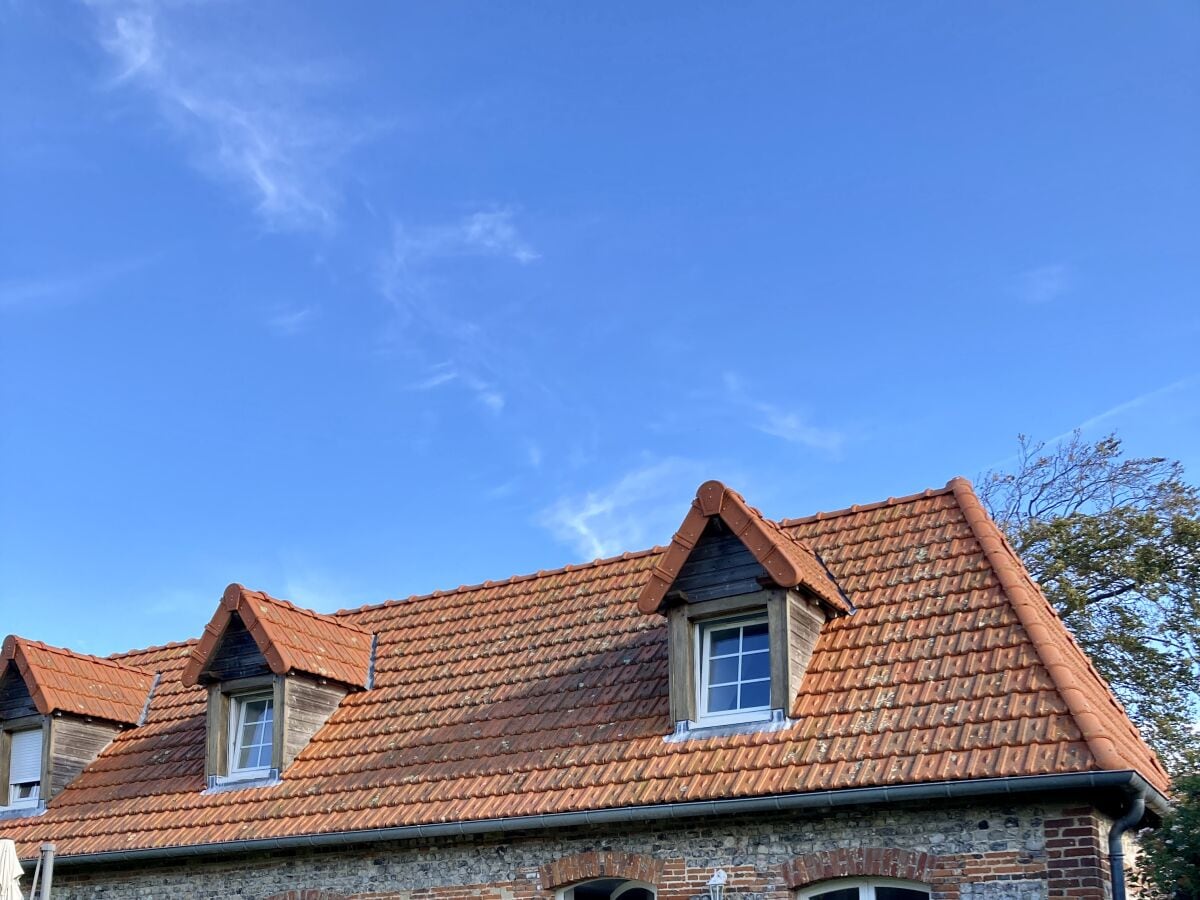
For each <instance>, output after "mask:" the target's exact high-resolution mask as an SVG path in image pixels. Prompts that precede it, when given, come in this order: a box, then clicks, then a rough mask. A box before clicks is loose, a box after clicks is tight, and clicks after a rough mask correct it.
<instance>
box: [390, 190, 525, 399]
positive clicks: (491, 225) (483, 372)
mask: <svg viewBox="0 0 1200 900" xmlns="http://www.w3.org/2000/svg"><path fill="white" fill-rule="evenodd" d="M468 257H477V258H491V259H496V260H499V261H507V262H510V263H517V264H519V265H528V264H529V263H532V262H534V261H535V260H537V259H539V258H540V256H539V254H538V252H537V251H536V250H535V249H534V248H533V245H532V244H531V243H530V242H529V241H528V240H527V239H526V238H525V237H524V236H522V234H521V233H520V231H519V230H518V229H517V225H516V221H515V213H514V212H513V211H512V210H510V209H500V210H489V211H480V212H474V213H471V214H469V215H467V216H464V217H463V218H461V219H459V220H457V221H455V222H451V223H447V224H438V225H421V226H413V225H410V224H406V223H397V224H396V225H395V226H394V229H393V233H392V243H391V246H390V247H389V250H388V252H387V253H386V254H384V255H383V258H382V259H381V262H380V267H379V271H380V281H379V287H380V293H381V294H382V295H383V296H384V298H386V299H387V301H388V302H389V303H390V304H391V305H392V308H393V309H394V310H395V311H396V314H397V318H398V320H399V321H398V322H397V327H396V334H397V335H398V336H399V337H398V340H399V341H401V342H403V343H406V344H408V345H416V344H429V343H431V342H432V343H433V344H434V345H436V346H438V347H439V348H441V350H442V352H443V354H444V355H445V356H447V357H449V358H448V359H447V360H444V361H442V362H440V363H438V364H437V365H435V366H433V367H432V368H431V369H430V370H429V371H428V372H427V373H426V375H425V376H424V377H423V378H422V379H420V380H419V381H418V382H417V383H415V384H414V385H412V386H411V387H412V388H413V389H414V390H432V389H434V388H439V387H442V386H445V385H450V384H458V385H461V386H463V387H465V388H467V389H468V390H469V391H470V392H471V393H472V394H473V395H474V396H475V398H476V399H477V400H478V401H479V402H480V403H482V404H483V405H484V407H485V408H486V409H488V410H489V411H490V412H492V413H495V414H499V413H500V412H502V411H503V410H504V407H505V404H506V397H505V393H504V391H503V390H502V389H501V388H500V387H499V386H498V383H497V382H498V381H499V380H500V379H501V376H500V375H498V373H500V372H509V373H511V371H513V369H514V367H513V366H511V365H501V364H499V363H497V362H496V361H495V360H496V358H497V357H498V356H501V355H502V353H503V351H502V350H501V349H500V348H499V347H498V344H497V341H495V340H494V339H493V338H492V337H491V336H489V335H488V334H487V333H486V332H485V329H484V328H483V327H482V326H481V325H480V324H479V323H478V321H477V320H476V316H477V315H478V312H479V311H480V309H481V307H480V306H479V304H478V303H477V302H476V303H474V304H462V303H455V302H454V301H455V298H454V297H453V295H452V290H453V277H454V274H453V273H450V274H449V275H446V274H445V273H443V272H441V271H440V269H439V264H441V263H443V262H446V261H455V260H462V259H464V258H468Z"/></svg>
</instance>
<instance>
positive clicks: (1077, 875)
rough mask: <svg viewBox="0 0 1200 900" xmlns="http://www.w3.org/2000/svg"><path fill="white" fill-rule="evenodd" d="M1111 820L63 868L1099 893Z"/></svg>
mask: <svg viewBox="0 0 1200 900" xmlns="http://www.w3.org/2000/svg"><path fill="white" fill-rule="evenodd" d="M1106 834H1107V822H1106V821H1105V820H1103V819H1102V818H1100V817H1098V816H1097V815H1096V814H1095V813H1094V812H1093V811H1092V810H1091V809H1090V808H1088V807H1084V806H1081V805H1078V804H1076V805H1068V806H1064V805H1056V806H1033V805H1026V806H1016V807H999V806H992V807H961V806H957V807H955V806H947V807H942V808H926V809H919V808H913V807H910V808H894V809H887V810H880V809H875V810H867V809H846V810H838V811H830V812H824V813H810V814H799V813H797V814H792V815H780V814H772V815H770V816H758V817H739V818H726V819H720V820H714V819H680V820H673V821H663V822H657V823H648V824H645V825H628V826H619V827H613V828H609V829H601V828H598V827H597V828H576V829H563V830H556V831H546V832H530V833H523V834H510V835H506V836H505V837H504V838H503V839H498V838H487V837H482V836H481V837H476V838H446V839H438V840H432V841H425V842H421V843H416V842H402V843H399V842H398V843H389V844H377V845H374V846H366V847H362V848H357V849H355V848H347V849H343V850H340V851H332V850H331V851H321V852H311V851H278V852H273V853H269V854H257V855H252V856H244V855H243V856H234V857H229V858H224V859H222V858H215V859H197V860H193V861H190V862H187V863H183V864H167V863H148V864H140V865H138V866H136V867H125V868H122V867H111V866H110V867H106V868H102V869H96V870H93V871H86V870H82V869H79V868H69V867H62V868H60V869H59V870H58V871H57V872H56V874H55V882H54V884H55V900H82V898H89V900H91V898H95V900H134V898H136V900H151V898H175V897H189V898H196V900H210V898H212V900H215V898H222V900H224V898H228V897H238V898H248V900H267V898H269V900H468V898H470V900H553V897H554V892H555V890H556V889H557V888H558V887H561V886H563V885H565V884H570V883H572V882H575V881H579V880H582V879H585V878H594V877H620V878H628V879H634V880H639V881H648V882H651V883H653V884H655V885H656V886H657V887H658V896H659V898H660V900H700V898H705V897H706V896H707V890H706V887H705V885H706V882H707V881H708V879H709V878H710V877H711V876H712V873H713V870H714V869H715V868H718V867H719V868H723V869H725V870H726V872H727V873H729V876H730V888H731V891H730V900H791V898H792V897H793V896H794V891H795V890H797V889H799V888H802V887H806V886H809V885H811V884H814V883H817V882H820V881H822V880H825V879H827V878H830V877H837V876H841V875H863V874H868V875H870V874H873V875H888V876H892V877H901V878H907V879H911V880H915V881H921V882H924V883H926V884H929V885H931V886H932V887H933V890H934V898H935V900H1060V898H1072V900H1075V898H1078V900H1101V898H1104V897H1105V896H1106V892H1107V890H1108V883H1107V874H1106V871H1105V869H1106V866H1107V861H1106V859H1105V856H1104V853H1103V848H1104V846H1105V835H1106ZM26 886H27V883H26Z"/></svg>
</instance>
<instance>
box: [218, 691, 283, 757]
mask: <svg viewBox="0 0 1200 900" xmlns="http://www.w3.org/2000/svg"><path fill="white" fill-rule="evenodd" d="M274 718H275V716H274V700H273V698H272V696H271V694H254V695H250V696H244V697H234V698H232V702H231V709H230V719H231V721H230V726H231V728H230V731H231V738H232V741H231V743H232V747H231V748H230V754H229V759H230V764H229V773H230V774H231V775H250V774H260V773H261V774H265V773H266V772H267V771H268V770H270V768H271V756H272V751H273V749H274V745H275V729H274Z"/></svg>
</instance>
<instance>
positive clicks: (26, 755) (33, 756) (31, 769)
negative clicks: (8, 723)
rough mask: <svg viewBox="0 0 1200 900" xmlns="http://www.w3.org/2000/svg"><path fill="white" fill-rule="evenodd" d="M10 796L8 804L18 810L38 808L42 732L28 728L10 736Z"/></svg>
mask: <svg viewBox="0 0 1200 900" xmlns="http://www.w3.org/2000/svg"><path fill="white" fill-rule="evenodd" d="M5 743H7V744H8V779H7V780H8V796H7V798H6V800H5V803H4V805H5V806H7V807H8V808H9V809H18V808H25V807H32V806H37V805H38V800H39V799H40V797H41V789H42V743H43V739H42V729H40V728H27V729H25V730H23V731H13V732H9V733H8V735H6V741H5Z"/></svg>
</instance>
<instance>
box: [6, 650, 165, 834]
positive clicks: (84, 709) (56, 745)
mask: <svg viewBox="0 0 1200 900" xmlns="http://www.w3.org/2000/svg"><path fill="white" fill-rule="evenodd" d="M154 677H155V676H154V674H153V673H151V672H146V671H143V670H141V669H137V668H134V667H132V666H127V665H123V664H121V663H117V662H113V661H112V660H108V659H101V658H99V657H96V656H88V655H86V654H83V653H75V652H74V651H71V650H67V649H64V648H62V647H51V646H49V645H47V644H43V643H41V642H40V641H31V640H27V639H25V638H20V637H17V636H16V635H9V636H8V637H7V638H5V639H4V643H3V645H2V646H0V809H7V810H10V811H13V812H16V811H18V810H19V811H21V813H20V814H28V812H29V811H30V810H31V809H32V810H34V811H36V809H38V808H41V807H44V806H45V804H46V803H47V802H48V801H49V800H51V799H53V798H54V797H55V796H57V795H58V794H59V793H60V792H61V791H62V790H63V788H65V787H66V786H67V785H68V784H69V783H70V782H71V781H72V780H73V779H74V778H75V776H77V775H78V774H79V773H80V772H82V771H83V769H84V768H85V767H86V766H87V765H88V764H89V763H90V762H92V761H93V760H94V759H96V757H97V756H99V755H100V753H101V752H102V751H103V750H104V748H105V747H107V746H108V745H109V744H110V743H111V742H112V740H113V738H114V737H116V735H117V734H118V733H119V732H120V731H121V730H122V729H124V728H128V727H131V726H133V725H136V724H137V723H138V722H139V721H140V719H141V717H142V714H143V712H144V710H145V709H146V705H147V703H148V702H149V699H150V693H151V691H152V689H153V686H154Z"/></svg>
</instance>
